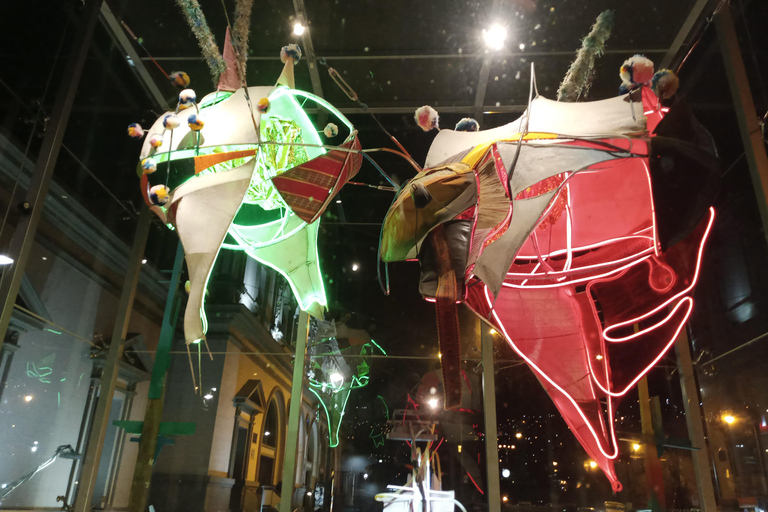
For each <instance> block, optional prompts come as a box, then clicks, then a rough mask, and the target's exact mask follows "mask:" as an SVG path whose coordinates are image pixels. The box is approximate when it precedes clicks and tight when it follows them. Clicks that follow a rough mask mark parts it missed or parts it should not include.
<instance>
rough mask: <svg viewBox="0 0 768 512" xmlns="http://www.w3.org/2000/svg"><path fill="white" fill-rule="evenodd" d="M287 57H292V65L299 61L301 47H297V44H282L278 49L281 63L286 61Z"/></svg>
mask: <svg viewBox="0 0 768 512" xmlns="http://www.w3.org/2000/svg"><path fill="white" fill-rule="evenodd" d="M288 57H293V65H294V66H295V65H296V64H298V63H299V60H300V59H301V48H299V45H297V44H289V45H288V46H283V47H282V48H281V49H280V60H281V61H282V62H283V64H285V63H286V61H287V60H288Z"/></svg>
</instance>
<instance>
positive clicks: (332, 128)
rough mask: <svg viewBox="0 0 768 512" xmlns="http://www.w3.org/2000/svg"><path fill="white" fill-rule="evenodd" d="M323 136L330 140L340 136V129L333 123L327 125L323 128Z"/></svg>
mask: <svg viewBox="0 0 768 512" xmlns="http://www.w3.org/2000/svg"><path fill="white" fill-rule="evenodd" d="M323 134H325V136H326V137H328V138H329V139H330V138H331V137H335V136H337V135H338V134H339V127H338V126H336V125H335V124H333V123H328V124H327V125H325V128H323Z"/></svg>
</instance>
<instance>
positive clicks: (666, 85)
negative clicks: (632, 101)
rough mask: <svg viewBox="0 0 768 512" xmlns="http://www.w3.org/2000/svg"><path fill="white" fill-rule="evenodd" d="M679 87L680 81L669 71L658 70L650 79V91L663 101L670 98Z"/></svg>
mask: <svg viewBox="0 0 768 512" xmlns="http://www.w3.org/2000/svg"><path fill="white" fill-rule="evenodd" d="M679 86H680V79H678V78H677V76H676V75H675V73H674V72H673V71H672V70H670V69H660V70H659V71H657V72H656V74H654V75H653V78H652V79H651V89H652V90H653V92H655V93H656V96H658V97H659V98H661V99H663V100H665V99H667V98H671V97H672V96H673V95H674V94H675V93H676V92H677V88H678V87H679Z"/></svg>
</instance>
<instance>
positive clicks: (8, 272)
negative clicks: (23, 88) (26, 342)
mask: <svg viewBox="0 0 768 512" xmlns="http://www.w3.org/2000/svg"><path fill="white" fill-rule="evenodd" d="M101 1H102V0H85V7H84V8H83V17H82V20H83V25H82V26H80V27H78V30H77V33H78V36H77V39H76V40H75V43H74V45H73V46H72V53H71V54H70V56H69V59H68V60H67V65H66V66H65V67H64V76H62V77H61V85H60V86H59V91H58V93H57V94H56V101H55V103H54V105H53V111H52V112H51V119H50V121H49V122H48V123H47V125H46V131H45V137H43V143H42V146H41V147H40V153H39V154H38V157H37V161H36V162H35V170H34V172H33V173H32V180H31V182H30V184H29V189H28V190H27V193H26V195H25V197H24V203H27V204H28V205H29V208H28V209H26V210H25V213H23V214H22V215H21V216H20V217H19V222H18V224H17V225H16V230H15V231H14V232H13V237H12V238H11V242H10V245H9V247H8V252H7V256H9V257H10V258H12V259H13V263H12V264H11V265H10V266H8V267H6V268H5V269H4V270H3V275H2V278H0V301H2V309H1V310H0V348H2V345H3V340H4V339H5V333H6V331H7V330H8V325H9V324H10V322H11V314H12V313H13V305H14V304H15V303H16V296H17V295H18V293H19V287H20V286H21V279H22V277H24V270H25V269H26V267H27V258H28V257H29V253H30V251H31V250H32V244H33V243H34V242H35V233H36V232H37V226H38V224H39V223H40V217H41V216H42V214H43V203H44V202H45V198H46V196H47V195H48V186H49V185H50V183H51V178H52V177H53V170H54V168H55V167H56V160H57V159H58V158H59V151H60V150H61V141H62V139H63V138H64V132H65V130H66V128H67V123H68V121H69V114H70V113H71V112H72V104H73V103H74V101H75V95H76V94H77V88H78V85H79V84H80V77H81V76H82V73H83V68H84V67H85V59H86V57H87V56H88V48H89V47H90V45H91V39H92V38H93V31H94V28H95V27H96V20H97V19H98V13H99V8H100V7H101ZM9 201H14V198H13V197H11V198H10V199H9Z"/></svg>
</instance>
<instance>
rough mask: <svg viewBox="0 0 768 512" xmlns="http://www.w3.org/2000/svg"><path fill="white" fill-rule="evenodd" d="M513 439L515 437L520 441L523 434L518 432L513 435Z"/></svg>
mask: <svg viewBox="0 0 768 512" xmlns="http://www.w3.org/2000/svg"><path fill="white" fill-rule="evenodd" d="M515 437H516V438H518V439H520V438H521V437H523V434H521V433H520V432H518V433H517V434H515Z"/></svg>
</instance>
